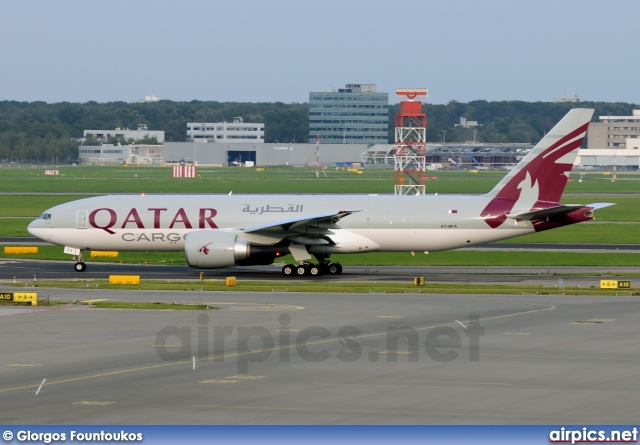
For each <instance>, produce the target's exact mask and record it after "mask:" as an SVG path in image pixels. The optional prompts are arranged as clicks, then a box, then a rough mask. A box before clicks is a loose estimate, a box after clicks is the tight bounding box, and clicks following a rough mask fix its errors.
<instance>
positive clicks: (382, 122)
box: [309, 83, 389, 146]
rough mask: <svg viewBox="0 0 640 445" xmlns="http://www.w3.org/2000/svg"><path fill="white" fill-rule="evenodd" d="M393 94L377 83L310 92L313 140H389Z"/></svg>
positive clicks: (311, 133) (366, 142)
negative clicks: (377, 86)
mask: <svg viewBox="0 0 640 445" xmlns="http://www.w3.org/2000/svg"><path fill="white" fill-rule="evenodd" d="M388 132H389V95H388V94H387V93H378V92H377V91H376V85H375V84H359V83H353V84H347V85H345V87H344V88H340V89H338V91H330V92H315V93H309V141H314V140H315V139H316V136H317V135H319V136H320V143H321V144H323V145H324V144H359V143H364V144H367V145H369V146H371V145H374V144H386V143H388V142H389V134H388Z"/></svg>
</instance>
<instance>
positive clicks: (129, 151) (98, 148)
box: [78, 144, 164, 165]
mask: <svg viewBox="0 0 640 445" xmlns="http://www.w3.org/2000/svg"><path fill="white" fill-rule="evenodd" d="M78 159H79V160H80V163H81V164H88V165H104V164H139V165H162V164H163V163H164V148H163V146H162V145H112V144H104V145H81V146H80V147H79V148H78Z"/></svg>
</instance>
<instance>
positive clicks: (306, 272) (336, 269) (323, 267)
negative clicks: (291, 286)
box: [282, 262, 342, 277]
mask: <svg viewBox="0 0 640 445" xmlns="http://www.w3.org/2000/svg"><path fill="white" fill-rule="evenodd" d="M341 273H342V266H341V265H340V264H339V263H328V262H320V263H318V264H311V263H303V264H298V265H297V266H296V265H293V264H287V265H286V266H284V267H283V268H282V275H284V276H286V277H291V276H298V277H302V276H311V277H317V276H320V275H327V274H328V275H340V274H341Z"/></svg>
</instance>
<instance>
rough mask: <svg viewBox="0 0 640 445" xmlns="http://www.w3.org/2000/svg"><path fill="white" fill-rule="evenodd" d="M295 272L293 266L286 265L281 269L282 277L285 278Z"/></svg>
mask: <svg viewBox="0 0 640 445" xmlns="http://www.w3.org/2000/svg"><path fill="white" fill-rule="evenodd" d="M295 271H296V268H295V266H294V265H293V264H287V265H286V266H283V267H282V275H284V276H286V277H290V276H291V275H293V274H294V273H295Z"/></svg>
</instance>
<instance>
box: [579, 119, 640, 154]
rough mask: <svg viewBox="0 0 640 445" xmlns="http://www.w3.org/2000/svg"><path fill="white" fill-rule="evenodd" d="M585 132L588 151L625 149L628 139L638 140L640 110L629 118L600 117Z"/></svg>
mask: <svg viewBox="0 0 640 445" xmlns="http://www.w3.org/2000/svg"><path fill="white" fill-rule="evenodd" d="M599 119H600V122H591V123H590V124H589V129H588V130H587V144H588V145H587V146H588V148H589V149H592V148H595V149H611V148H616V149H625V148H626V146H627V140H628V139H638V138H640V110H633V114H632V115H631V116H600V117H599Z"/></svg>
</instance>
